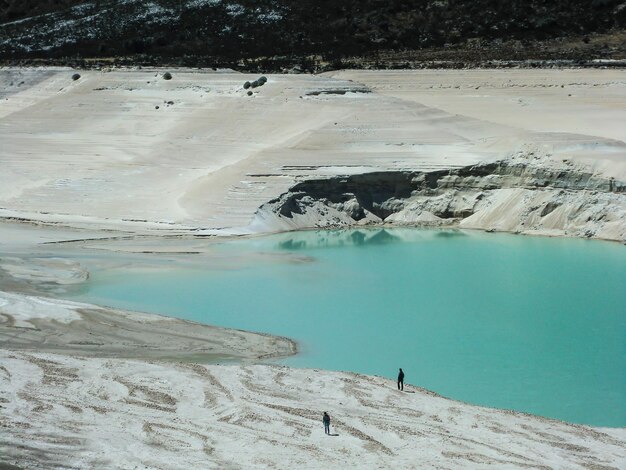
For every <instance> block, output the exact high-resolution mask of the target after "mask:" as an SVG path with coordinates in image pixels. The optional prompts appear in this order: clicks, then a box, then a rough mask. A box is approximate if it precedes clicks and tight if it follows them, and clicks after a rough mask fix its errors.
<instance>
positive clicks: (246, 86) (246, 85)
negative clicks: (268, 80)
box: [243, 82, 251, 90]
mask: <svg viewBox="0 0 626 470" xmlns="http://www.w3.org/2000/svg"><path fill="white" fill-rule="evenodd" d="M250 86H251V83H250V82H246V83H244V84H243V89H244V90H247V89H248V88H250Z"/></svg>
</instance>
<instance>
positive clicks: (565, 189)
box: [257, 157, 626, 242]
mask: <svg viewBox="0 0 626 470" xmlns="http://www.w3.org/2000/svg"><path fill="white" fill-rule="evenodd" d="M542 163H543V164H538V163H537V162H532V163H528V162H527V159H525V158H523V157H522V158H518V159H510V160H507V161H500V162H493V163H487V164H481V165H472V166H467V167H463V168H457V169H450V170H435V171H430V172H408V171H407V172H373V173H365V174H360V175H351V176H345V177H332V178H327V179H317V180H308V181H303V182H301V183H298V184H296V185H295V186H293V187H292V188H291V189H290V190H289V191H288V192H286V193H284V194H282V195H281V196H280V197H279V198H276V199H274V200H272V201H270V202H269V203H267V204H266V205H264V206H262V207H261V208H260V210H259V211H258V212H257V219H258V224H259V225H262V224H267V226H269V227H281V228H284V229H298V228H309V227H352V226H359V225H367V224H383V223H389V224H395V225H434V226H448V225H458V226H459V227H462V228H474V229H483V230H503V231H509V232H516V233H525V234H544V235H545V234H548V235H565V236H575V237H587V238H602V239H607V240H617V241H621V242H624V241H626V183H624V182H623V181H619V180H615V178H613V177H605V176H602V175H597V174H593V173H591V172H585V171H581V170H580V169H576V168H572V167H573V165H572V163H571V162H569V161H567V160H566V161H565V162H564V164H563V165H558V166H557V165H553V164H551V163H550V162H546V161H544V162H542Z"/></svg>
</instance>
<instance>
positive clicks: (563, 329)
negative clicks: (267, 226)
mask: <svg viewBox="0 0 626 470" xmlns="http://www.w3.org/2000/svg"><path fill="white" fill-rule="evenodd" d="M211 250H212V255H211V256H210V257H209V258H208V261H207V262H206V264H203V265H202V266H187V267H176V266H174V267H171V266H170V267H167V268H163V269H141V267H136V268H124V269H107V270H102V271H95V272H93V273H92V276H91V279H90V281H89V283H88V285H87V288H86V290H85V291H84V292H82V293H81V294H80V295H78V296H76V297H74V298H75V299H79V300H86V301H90V302H95V303H100V304H104V305H111V306H116V307H121V308H128V309H134V310H141V311H148V312H157V313H162V314H166V315H170V316H175V317H180V318H186V319H190V320H196V321H200V322H203V323H208V324H214V325H219V326H225V327H233V328H239V329H246V330H251V331H260V332H266V333H272V334H277V335H282V336H287V337H290V338H292V339H294V340H295V341H297V342H298V343H299V345H300V351H301V352H300V354H298V355H297V356H295V357H292V358H288V359H286V360H282V361H280V362H281V363H284V364H287V365H291V366H296V367H312V368H322V369H333V370H346V371H354V372H361V373H366V374H376V375H382V376H386V377H389V378H392V379H395V377H396V373H397V370H398V368H399V367H402V368H403V369H404V371H405V373H406V378H405V382H406V383H409V384H414V385H418V386H421V387H425V388H428V389H430V390H433V391H435V392H437V393H440V394H442V395H444V396H446V397H449V398H454V399H457V400H462V401H465V402H469V403H474V404H480V405H486V406H491V407H497V408H508V409H514V410H519V411H525V412H529V413H533V414H538V415H542V416H547V417H553V418H558V419H562V420H565V421H569V422H574V423H584V424H591V425H597V426H616V427H621V426H626V247H624V246H622V245H619V244H617V243H607V242H598V241H588V240H578V239H562V238H558V239H557V238H543V237H524V236H516V235H507V234H488V233H482V232H463V231H452V230H450V231H440V230H417V229H394V230H380V229H379V230H357V231H319V232H294V233H288V234H280V235H274V236H268V237H262V238H248V239H239V240H234V241H230V242H225V243H220V244H215V245H214V246H213V247H212V248H211Z"/></svg>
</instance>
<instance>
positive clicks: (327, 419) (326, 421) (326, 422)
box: [322, 411, 330, 434]
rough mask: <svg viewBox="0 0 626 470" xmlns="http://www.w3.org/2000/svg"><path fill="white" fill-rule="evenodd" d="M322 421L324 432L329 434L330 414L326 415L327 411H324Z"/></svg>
mask: <svg viewBox="0 0 626 470" xmlns="http://www.w3.org/2000/svg"><path fill="white" fill-rule="evenodd" d="M322 421H323V422H324V433H325V434H330V416H328V413H326V412H325V411H324V417H323V418H322Z"/></svg>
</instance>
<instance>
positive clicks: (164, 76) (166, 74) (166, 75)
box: [163, 72, 172, 80]
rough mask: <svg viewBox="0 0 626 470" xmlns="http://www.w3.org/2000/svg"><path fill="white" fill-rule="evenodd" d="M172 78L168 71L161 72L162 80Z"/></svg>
mask: <svg viewBox="0 0 626 470" xmlns="http://www.w3.org/2000/svg"><path fill="white" fill-rule="evenodd" d="M171 79H172V74H171V73H169V72H165V73H164V74H163V80H171Z"/></svg>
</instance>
